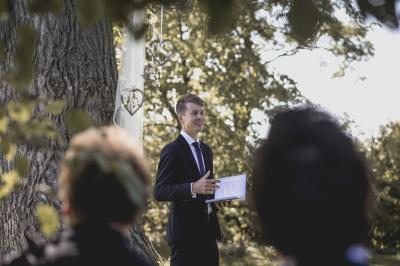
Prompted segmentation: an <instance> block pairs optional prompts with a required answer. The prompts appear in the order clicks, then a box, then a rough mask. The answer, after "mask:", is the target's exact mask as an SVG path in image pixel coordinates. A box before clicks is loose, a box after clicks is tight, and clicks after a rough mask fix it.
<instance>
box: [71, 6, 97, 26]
mask: <svg viewBox="0 0 400 266" xmlns="http://www.w3.org/2000/svg"><path fill="white" fill-rule="evenodd" d="M75 3H76V12H77V14H78V16H79V18H80V19H81V20H82V22H83V23H84V24H85V25H87V26H91V25H93V24H94V23H96V22H97V21H98V20H99V18H100V17H101V16H103V14H104V3H103V1H99V0H76V1H75Z"/></svg>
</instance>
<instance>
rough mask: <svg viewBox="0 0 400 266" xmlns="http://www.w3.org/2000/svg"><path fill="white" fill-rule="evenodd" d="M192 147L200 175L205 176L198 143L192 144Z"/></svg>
mask: <svg viewBox="0 0 400 266" xmlns="http://www.w3.org/2000/svg"><path fill="white" fill-rule="evenodd" d="M193 146H194V148H195V150H196V155H197V159H198V162H199V169H200V175H201V176H203V175H205V173H206V170H205V169H204V162H203V156H201V150H200V143H199V142H193Z"/></svg>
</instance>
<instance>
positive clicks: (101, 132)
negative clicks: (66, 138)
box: [59, 126, 149, 224]
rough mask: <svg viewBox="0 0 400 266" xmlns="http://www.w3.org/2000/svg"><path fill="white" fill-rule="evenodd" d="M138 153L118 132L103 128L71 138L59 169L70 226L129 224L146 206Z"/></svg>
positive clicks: (146, 173)
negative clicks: (91, 221) (69, 210)
mask: <svg viewBox="0 0 400 266" xmlns="http://www.w3.org/2000/svg"><path fill="white" fill-rule="evenodd" d="M141 153H142V151H141V148H140V147H139V146H138V145H137V144H136V143H135V142H134V141H133V140H132V139H131V138H130V137H129V136H128V134H127V133H126V132H125V131H123V130H122V129H119V128H116V127H112V126H110V127H103V128H100V129H94V128H92V129H89V130H87V131H84V132H82V133H80V134H77V135H75V136H74V137H73V138H72V139H71V141H70V144H69V148H68V150H67V151H66V154H65V158H64V160H63V162H62V164H61V172H60V176H59V181H60V192H59V194H60V198H61V199H62V200H63V201H64V202H65V201H68V202H69V204H70V207H71V214H70V218H71V223H72V224H79V223H81V222H84V221H88V220H93V221H94V222H96V223H102V222H104V223H109V222H122V223H132V222H133V221H134V219H135V217H136V215H137V214H138V213H139V212H140V210H141V209H142V208H143V207H144V206H145V204H146V199H147V195H148V191H147V184H148V179H149V167H148V165H147V161H146V159H145V158H144V157H143V156H142V155H141Z"/></svg>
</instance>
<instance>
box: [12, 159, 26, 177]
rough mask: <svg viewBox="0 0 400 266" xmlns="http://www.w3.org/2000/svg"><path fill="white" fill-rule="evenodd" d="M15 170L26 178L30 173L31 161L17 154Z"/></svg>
mask: <svg viewBox="0 0 400 266" xmlns="http://www.w3.org/2000/svg"><path fill="white" fill-rule="evenodd" d="M15 169H16V170H17V172H18V174H19V176H21V177H24V176H25V175H26V174H27V173H28V170H29V161H28V159H27V158H26V157H25V156H23V155H22V154H17V156H16V158H15Z"/></svg>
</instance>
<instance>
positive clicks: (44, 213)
mask: <svg viewBox="0 0 400 266" xmlns="http://www.w3.org/2000/svg"><path fill="white" fill-rule="evenodd" d="M36 217H37V218H38V220H39V225H40V230H41V231H42V233H43V235H45V236H46V237H51V236H53V235H55V234H56V233H57V231H58V228H59V226H60V219H59V217H58V213H57V210H56V209H55V208H54V207H53V206H51V205H48V204H42V205H40V206H38V207H37V209H36Z"/></svg>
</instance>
